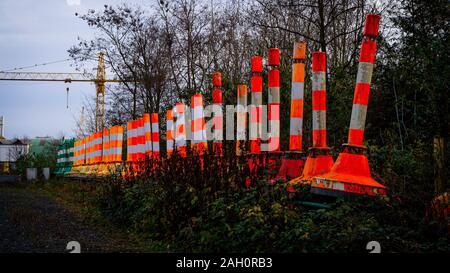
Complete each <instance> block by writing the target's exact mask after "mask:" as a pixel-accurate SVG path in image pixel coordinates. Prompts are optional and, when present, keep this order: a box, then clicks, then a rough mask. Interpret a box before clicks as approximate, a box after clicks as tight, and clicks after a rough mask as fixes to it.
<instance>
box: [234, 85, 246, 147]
mask: <svg viewBox="0 0 450 273" xmlns="http://www.w3.org/2000/svg"><path fill="white" fill-rule="evenodd" d="M245 140H247V85H245V84H239V85H238V86H237V111H236V155H238V156H240V155H243V153H244V151H243V150H245V149H246V147H245Z"/></svg>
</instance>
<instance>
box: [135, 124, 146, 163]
mask: <svg viewBox="0 0 450 273" xmlns="http://www.w3.org/2000/svg"><path fill="white" fill-rule="evenodd" d="M137 123H138V126H137V127H138V137H137V141H138V150H137V160H138V161H140V162H141V163H142V161H144V160H145V151H146V146H145V144H146V143H145V129H144V118H143V117H142V118H139V119H138V120H137Z"/></svg>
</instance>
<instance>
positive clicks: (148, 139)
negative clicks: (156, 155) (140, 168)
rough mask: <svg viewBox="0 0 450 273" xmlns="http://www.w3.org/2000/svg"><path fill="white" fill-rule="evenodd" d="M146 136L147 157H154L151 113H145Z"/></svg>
mask: <svg viewBox="0 0 450 273" xmlns="http://www.w3.org/2000/svg"><path fill="white" fill-rule="evenodd" d="M144 136H145V157H146V158H150V157H152V152H153V147H152V146H153V145H152V121H151V118H150V114H148V113H145V114H144Z"/></svg>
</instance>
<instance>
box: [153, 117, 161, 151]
mask: <svg viewBox="0 0 450 273" xmlns="http://www.w3.org/2000/svg"><path fill="white" fill-rule="evenodd" d="M151 121H152V149H153V150H152V155H153V158H159V154H160V151H159V124H158V123H159V120H158V114H157V113H152V115H151Z"/></svg>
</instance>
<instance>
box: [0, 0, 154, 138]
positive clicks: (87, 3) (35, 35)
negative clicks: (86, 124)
mask: <svg viewBox="0 0 450 273" xmlns="http://www.w3.org/2000/svg"><path fill="white" fill-rule="evenodd" d="M154 1H155V0H131V1H130V0H128V1H126V2H127V3H135V4H139V5H142V6H144V7H149V6H150V5H151V4H152V3H154ZM121 2H123V0H39V1H36V0H1V1H0V71H3V70H7V69H12V68H16V67H23V66H30V65H34V64H41V63H46V62H52V61H57V60H64V59H67V58H69V56H68V53H67V49H69V48H70V47H71V46H72V45H74V44H76V43H77V37H78V36H80V37H82V38H86V39H87V38H92V37H93V35H94V30H92V29H90V28H89V27H88V26H87V24H86V23H85V22H83V21H82V20H81V19H79V18H77V17H75V12H78V13H79V14H84V13H85V12H86V11H87V10H88V9H96V10H101V9H103V5H105V4H108V5H117V4H120V3H121ZM70 64H71V62H63V63H57V64H52V65H47V66H40V67H37V68H33V69H25V70H21V71H39V72H40V71H42V72H75V68H74V67H71V66H70ZM66 87H69V88H70V93H69V109H67V108H66V91H65V90H66ZM92 95H95V86H94V84H90V83H71V84H65V83H59V82H21V81H0V116H4V118H5V129H4V131H5V132H4V133H5V137H6V138H13V137H23V136H27V137H30V138H33V137H37V136H53V137H60V136H62V135H65V136H72V135H73V134H74V128H75V118H77V119H78V118H79V116H80V110H81V106H82V101H83V99H84V98H85V97H86V96H92Z"/></svg>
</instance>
